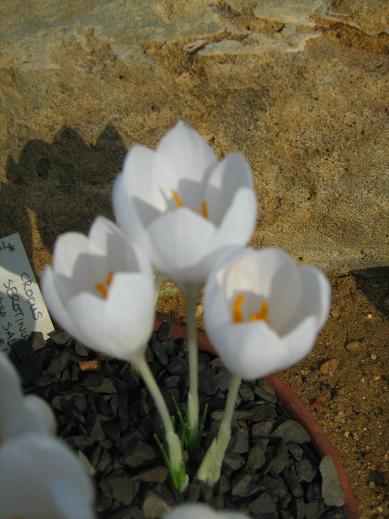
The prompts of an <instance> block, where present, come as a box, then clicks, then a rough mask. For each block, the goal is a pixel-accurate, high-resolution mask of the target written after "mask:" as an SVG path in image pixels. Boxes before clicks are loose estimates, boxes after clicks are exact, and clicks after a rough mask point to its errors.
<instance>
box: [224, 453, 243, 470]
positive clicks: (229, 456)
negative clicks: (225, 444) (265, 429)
mask: <svg viewBox="0 0 389 519" xmlns="http://www.w3.org/2000/svg"><path fill="white" fill-rule="evenodd" d="M244 464H245V461H244V458H243V457H242V456H241V455H240V454H235V453H234V452H229V451H227V452H226V454H225V456H224V460H223V466H224V467H225V468H226V469H227V470H228V472H229V473H230V474H231V473H232V472H235V471H236V470H239V469H240V468H242V467H243V466H244Z"/></svg>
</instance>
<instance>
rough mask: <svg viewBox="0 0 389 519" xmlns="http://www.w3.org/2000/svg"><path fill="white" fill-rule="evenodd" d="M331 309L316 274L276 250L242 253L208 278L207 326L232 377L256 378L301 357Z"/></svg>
mask: <svg viewBox="0 0 389 519" xmlns="http://www.w3.org/2000/svg"><path fill="white" fill-rule="evenodd" d="M329 307H330V284H329V282H328V280H327V278H326V277H325V275H324V274H323V273H322V272H321V271H320V270H318V269H317V268H314V267H309V266H298V265H296V264H295V263H294V262H293V261H292V259H291V258H290V257H289V256H288V255H287V254H285V253H284V252H283V251H282V250H280V249H276V248H268V249H262V250H257V251H256V250H249V249H244V251H243V252H242V253H241V254H239V255H238V256H236V257H235V258H234V259H233V260H232V261H231V262H229V263H228V264H226V265H225V266H224V267H222V268H221V269H219V270H218V271H217V272H215V273H213V275H212V276H211V277H210V279H209V280H208V283H207V286H206V290H205V300H204V317H205V326H206V330H207V333H208V335H209V337H210V339H211V342H212V344H213V346H214V347H215V349H216V351H217V352H218V354H219V355H220V357H221V359H222V361H223V362H224V363H225V365H226V366H227V368H228V369H229V370H230V371H231V373H233V374H234V375H237V376H239V377H241V378H244V379H255V378H259V377H263V376H265V375H268V374H270V373H273V372H274V371H278V370H281V369H284V368H287V367H289V366H291V365H292V364H294V363H296V362H298V361H299V360H301V359H302V358H303V357H305V356H306V355H307V354H308V353H309V352H310V351H311V349H312V347H313V345H314V342H315V339H316V336H317V334H318V332H319V330H320V329H321V328H322V326H323V324H324V323H325V321H326V319H327V317H328V312H329Z"/></svg>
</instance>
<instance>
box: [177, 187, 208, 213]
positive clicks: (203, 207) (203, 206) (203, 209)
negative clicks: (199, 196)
mask: <svg viewBox="0 0 389 519" xmlns="http://www.w3.org/2000/svg"><path fill="white" fill-rule="evenodd" d="M172 193H173V200H174V202H175V204H176V206H177V207H185V206H184V202H183V201H182V198H181V197H180V195H179V194H178V193H177V191H176V190H175V189H172ZM200 214H201V216H202V217H203V218H205V219H206V220H207V219H208V204H207V202H206V201H205V200H203V201H202V202H201V204H200Z"/></svg>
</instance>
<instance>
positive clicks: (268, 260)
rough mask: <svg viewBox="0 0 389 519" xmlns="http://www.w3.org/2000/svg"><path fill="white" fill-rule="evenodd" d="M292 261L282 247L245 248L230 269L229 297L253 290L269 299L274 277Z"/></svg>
mask: <svg viewBox="0 0 389 519" xmlns="http://www.w3.org/2000/svg"><path fill="white" fill-rule="evenodd" d="M290 263H291V260H290V258H289V256H288V255H287V254H285V253H284V252H283V251H282V250H281V249H276V248H267V249H261V250H253V249H244V251H243V252H242V254H241V255H240V256H237V257H236V258H235V261H234V262H233V265H232V266H230V268H229V269H228V274H227V277H226V296H227V298H228V299H229V300H231V299H232V297H233V296H234V294H235V293H236V292H253V293H254V294H256V295H257V296H262V297H264V298H265V299H269V297H270V295H271V291H272V285H273V278H275V276H276V275H277V273H278V272H279V271H280V269H282V268H283V267H284V266H285V265H288V264H290Z"/></svg>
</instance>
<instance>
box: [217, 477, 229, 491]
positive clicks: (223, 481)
mask: <svg viewBox="0 0 389 519" xmlns="http://www.w3.org/2000/svg"><path fill="white" fill-rule="evenodd" d="M230 488H231V485H230V479H229V478H228V477H227V476H226V475H225V474H222V475H221V476H220V479H219V483H218V491H219V493H220V494H225V493H226V492H228V491H229V490H230Z"/></svg>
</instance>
